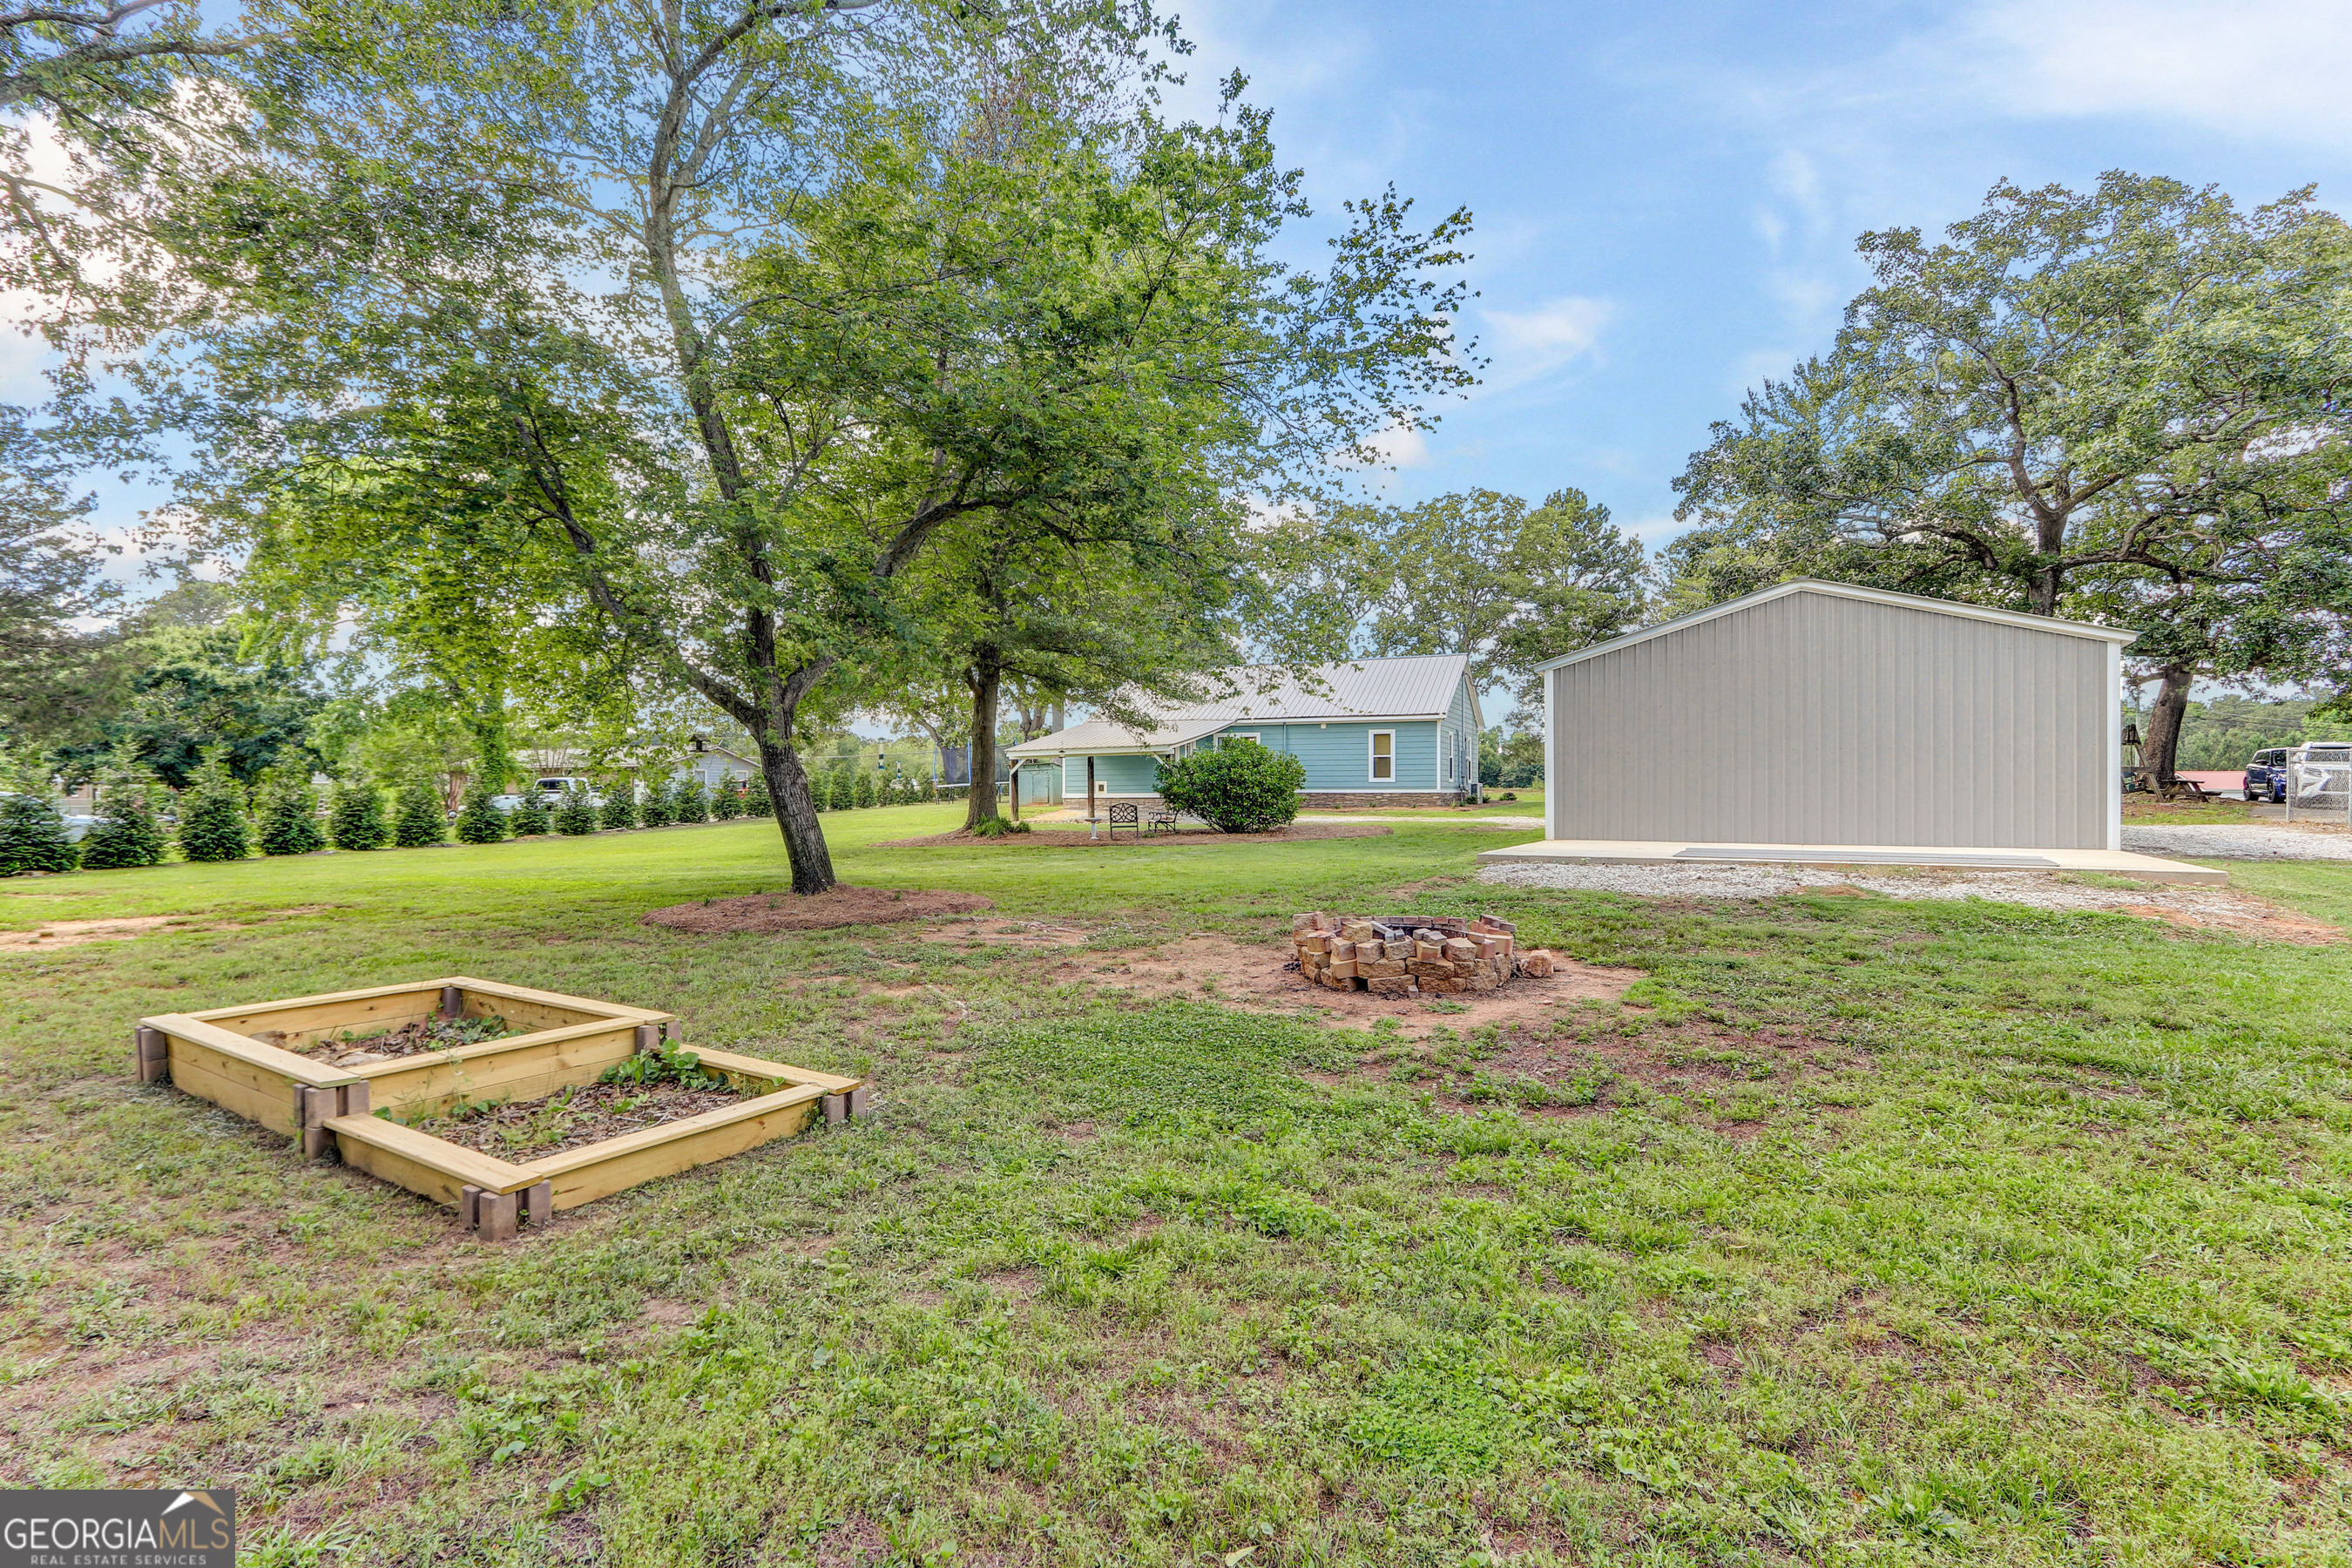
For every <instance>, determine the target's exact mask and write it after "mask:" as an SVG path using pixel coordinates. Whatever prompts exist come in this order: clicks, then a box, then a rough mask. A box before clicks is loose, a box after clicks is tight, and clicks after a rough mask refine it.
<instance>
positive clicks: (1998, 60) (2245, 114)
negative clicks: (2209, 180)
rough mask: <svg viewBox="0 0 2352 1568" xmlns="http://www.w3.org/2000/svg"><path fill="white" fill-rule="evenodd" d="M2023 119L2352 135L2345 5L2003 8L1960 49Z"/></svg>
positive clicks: (2010, 1) (1971, 30)
mask: <svg viewBox="0 0 2352 1568" xmlns="http://www.w3.org/2000/svg"><path fill="white" fill-rule="evenodd" d="M1954 41H1955V42H1956V43H1957V44H1958V45H1959V47H1960V48H1961V49H1963V50H1964V51H1965V52H1966V53H1967V54H1968V55H1969V56H1973V57H1974V58H1977V59H1979V61H1980V62H1981V64H1980V66H1979V68H1978V69H1977V70H1974V71H1970V72H1969V73H1968V76H1969V78H1970V81H1969V86H1970V87H1971V88H1973V89H1979V90H1982V89H1990V91H1991V92H1992V93H1993V94H1994V95H1996V99H1997V100H1998V101H1999V102H2000V104H2001V106H2002V107H2003V108H2005V109H2006V110H2009V111H2010V112H2011V113H2012V114H2016V115H2020V116H2023V117H2028V118H2042V117H2051V116H2078V115H2096V114H2126V115H2147V116H2152V117H2158V118H2162V119H2166V120H2175V121H2178V120H2183V119H2186V120H2190V121H2198V122H2200V123H2202V124H2205V125H2208V126H2210V127H2213V128H2215V129H2217V130H2221V131H2227V132H2233V133H2236V134H2240V135H2247V136H2256V137H2263V138H2276V139H2283V140H2289V141H2297V142H2301V141H2316V142H2340V141H2341V140H2342V138H2343V137H2344V136H2346V135H2347V133H2352V95H2347V93H2346V91H2345V89H2344V83H2345V80H2346V79H2347V78H2352V10H2347V6H2346V5H2345V4H2344V0H2223V3H2217V0H1996V4H1994V5H1990V6H1989V7H1988V8H1987V9H1985V10H1984V11H1983V12H1981V13H1979V15H1978V16H1976V17H1975V18H1974V19H1973V21H1972V22H1971V23H1970V24H1969V25H1968V26H1965V27H1964V28H1962V29H1961V35H1960V37H1958V39H1956V40H1954Z"/></svg>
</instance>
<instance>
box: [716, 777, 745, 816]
mask: <svg viewBox="0 0 2352 1568" xmlns="http://www.w3.org/2000/svg"><path fill="white" fill-rule="evenodd" d="M710 815H711V816H712V817H714V818H715V819H717V820H718V821H720V822H732V821H734V820H735V819H736V818H737V817H739V816H742V815H743V785H742V784H741V783H740V781H738V780H735V779H731V778H730V779H721V780H720V781H719V788H718V789H717V790H715V791H713V792H712V794H711V796H710Z"/></svg>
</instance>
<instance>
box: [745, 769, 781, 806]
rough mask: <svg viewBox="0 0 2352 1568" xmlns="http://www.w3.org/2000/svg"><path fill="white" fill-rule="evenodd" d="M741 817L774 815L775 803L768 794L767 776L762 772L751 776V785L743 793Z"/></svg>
mask: <svg viewBox="0 0 2352 1568" xmlns="http://www.w3.org/2000/svg"><path fill="white" fill-rule="evenodd" d="M743 815H744V816H775V815H776V803H775V801H774V800H773V799H772V798H771V797H770V795H769V794H768V775H767V773H765V772H764V771H759V772H754V773H752V774H751V785H750V787H749V788H747V789H746V790H744V792H743Z"/></svg>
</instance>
